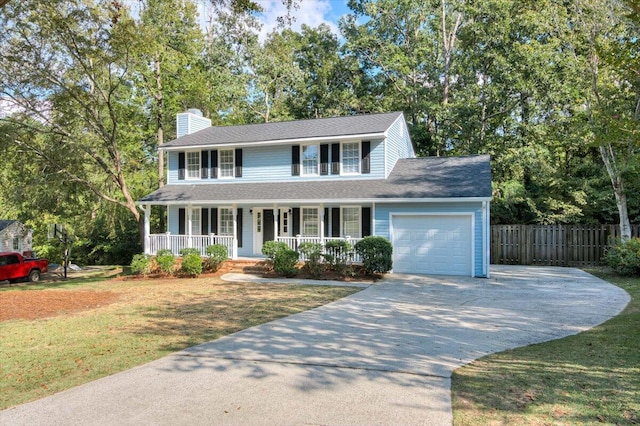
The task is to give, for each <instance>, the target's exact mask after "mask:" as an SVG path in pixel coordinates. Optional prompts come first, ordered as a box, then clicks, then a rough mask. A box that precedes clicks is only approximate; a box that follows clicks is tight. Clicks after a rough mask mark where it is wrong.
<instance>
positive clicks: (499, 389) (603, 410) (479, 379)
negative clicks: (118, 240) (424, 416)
mask: <svg viewBox="0 0 640 426" xmlns="http://www.w3.org/2000/svg"><path fill="white" fill-rule="evenodd" d="M589 272H590V273H593V274H594V275H597V276H599V277H600V278H602V279H604V280H606V281H609V282H611V283H613V284H615V285H617V286H619V287H622V288H623V289H625V290H626V291H627V292H628V293H629V294H630V295H631V298H632V299H631V302H630V303H629V305H628V306H627V307H626V309H625V310H624V311H623V312H622V313H621V314H620V315H618V316H617V317H615V318H613V319H611V320H609V321H607V322H606V323H604V324H602V325H600V326H598V327H595V328H593V329H591V330H588V331H586V332H583V333H580V334H577V335H574V336H570V337H566V338H564V339H559V340H554V341H551V342H546V343H541V344H537V345H531V346H527V347H523V348H518V349H515V350H510V351H506V352H502V353H498V354H494V355H489V356H487V357H484V358H481V359H479V360H477V361H475V362H473V363H471V364H469V365H467V366H465V367H462V368H459V369H457V370H456V371H455V372H454V374H453V377H452V399H453V416H454V424H455V425H459V426H463V425H465V426H466V425H565V424H568V425H576V424H579V425H585V424H593V425H637V424H640V278H638V277H635V278H630V277H619V276H616V275H612V274H610V273H607V272H603V271H602V270H590V271H589Z"/></svg>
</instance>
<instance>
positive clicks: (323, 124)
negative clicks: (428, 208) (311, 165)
mask: <svg viewBox="0 0 640 426" xmlns="http://www.w3.org/2000/svg"><path fill="white" fill-rule="evenodd" d="M401 115H402V112H389V113H384V114H366V115H351V116H344V117H333V118H319V119H313V120H296V121H281V122H277V123H264V124H245V125H241V126H216V127H209V128H207V129H204V130H200V131H199V132H195V133H192V134H190V135H186V136H183V137H181V138H178V139H174V140H172V141H171V142H168V143H166V144H164V145H163V147H164V148H176V147H190V146H204V145H230V144H240V143H243V144H244V143H251V142H268V141H279V140H293V139H306V138H326V137H334V136H335V137H336V138H337V137H340V136H357V135H364V134H371V133H384V132H385V131H386V130H387V129H388V128H389V127H390V126H391V124H393V122H394V121H396V120H397V119H398V117H400V116H401Z"/></svg>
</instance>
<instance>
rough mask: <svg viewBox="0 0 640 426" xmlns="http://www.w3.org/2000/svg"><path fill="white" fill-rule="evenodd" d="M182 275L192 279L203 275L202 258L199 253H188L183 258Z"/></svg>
mask: <svg viewBox="0 0 640 426" xmlns="http://www.w3.org/2000/svg"><path fill="white" fill-rule="evenodd" d="M180 273H181V274H183V275H188V276H190V277H197V276H198V275H200V274H201V273H202V257H201V256H200V254H199V253H188V254H187V255H186V256H183V257H182V265H181V266H180Z"/></svg>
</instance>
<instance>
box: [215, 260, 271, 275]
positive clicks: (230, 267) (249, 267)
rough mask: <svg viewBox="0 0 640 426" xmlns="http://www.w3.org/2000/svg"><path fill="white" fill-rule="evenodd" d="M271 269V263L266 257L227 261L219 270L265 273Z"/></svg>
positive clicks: (226, 272) (240, 272)
mask: <svg viewBox="0 0 640 426" xmlns="http://www.w3.org/2000/svg"><path fill="white" fill-rule="evenodd" d="M271 269H272V268H271V263H269V262H268V261H267V260H266V259H238V260H227V261H225V262H224V263H223V264H222V266H221V267H220V269H219V271H218V272H219V273H220V274H229V273H235V274H264V273H265V272H269V271H271Z"/></svg>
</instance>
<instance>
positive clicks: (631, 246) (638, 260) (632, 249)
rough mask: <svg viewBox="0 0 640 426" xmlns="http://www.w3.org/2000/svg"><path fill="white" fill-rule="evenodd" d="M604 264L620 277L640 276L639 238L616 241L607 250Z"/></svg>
mask: <svg viewBox="0 0 640 426" xmlns="http://www.w3.org/2000/svg"><path fill="white" fill-rule="evenodd" d="M604 262H605V263H606V264H607V265H608V266H610V267H611V268H613V270H615V271H616V272H617V273H619V274H620V275H638V276H640V238H631V239H630V240H627V241H622V240H618V241H616V242H615V244H613V245H612V246H610V247H609V248H608V249H607V252H606V253H605V255H604Z"/></svg>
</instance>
